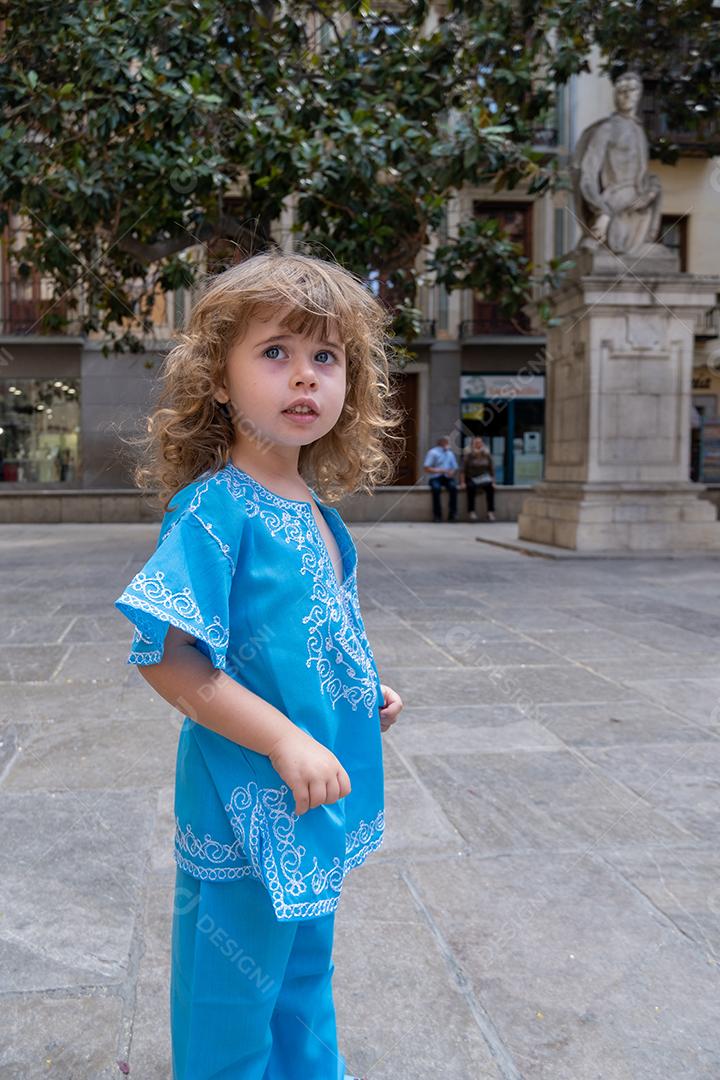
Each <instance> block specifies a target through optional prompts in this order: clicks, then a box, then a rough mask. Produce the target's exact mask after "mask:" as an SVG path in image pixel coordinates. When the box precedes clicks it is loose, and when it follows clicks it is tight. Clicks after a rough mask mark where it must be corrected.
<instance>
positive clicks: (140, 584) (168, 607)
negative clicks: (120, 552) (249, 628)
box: [117, 570, 230, 667]
mask: <svg viewBox="0 0 720 1080" xmlns="http://www.w3.org/2000/svg"><path fill="white" fill-rule="evenodd" d="M117 603H118V604H127V605H128V606H129V607H132V608H136V609H137V610H139V611H144V612H145V613H146V614H148V615H152V616H153V617H154V618H155V619H160V621H161V622H167V623H172V624H173V626H177V627H178V628H179V629H180V630H184V631H185V632H186V633H188V634H191V635H192V636H193V637H196V638H200V640H201V641H204V642H205V644H206V645H209V646H210V648H211V649H212V651H213V655H214V656H215V658H216V664H217V666H218V667H224V666H225V656H224V652H225V651H226V650H227V646H228V642H229V640H230V630H229V628H228V627H227V626H226V625H225V624H224V622H223V621H222V619H221V618H220V616H219V615H214V616H213V618H212V621H211V622H209V623H207V624H204V623H203V619H202V613H201V611H200V608H199V607H198V605H197V602H196V601H195V599H194V597H193V595H192V592H191V590H190V588H189V587H188V586H187V585H186V586H184V587H183V588H182V589H180V590H179V591H178V592H173V590H172V589H170V588H168V586H167V585H166V584H165V572H164V571H163V570H157V571H156V572H155V573H154V574H145V573H143V572H142V571H141V572H140V573H138V574H136V575H135V577H134V578H133V580H132V581H131V583H130V585H128V587H127V589H126V590H125V592H123V594H122V596H120V597H118V600H117ZM154 640H155V639H154V638H148V637H147V636H146V635H145V634H143V633H142V632H141V631H140V630H139V628H138V629H137V630H136V632H135V636H134V638H133V642H132V647H133V652H131V654H130V661H129V662H130V663H145V664H150V663H158V662H159V660H160V659H162V649H159V650H156V651H155V652H136V651H135V646H137V645H139V644H140V643H143V644H148V645H150V644H152V643H153V641H154ZM155 657H157V659H154V658H155Z"/></svg>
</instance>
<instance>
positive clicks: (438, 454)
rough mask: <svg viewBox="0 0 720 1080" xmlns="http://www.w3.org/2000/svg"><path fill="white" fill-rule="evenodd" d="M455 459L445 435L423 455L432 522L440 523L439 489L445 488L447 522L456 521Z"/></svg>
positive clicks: (456, 465) (456, 464)
mask: <svg viewBox="0 0 720 1080" xmlns="http://www.w3.org/2000/svg"><path fill="white" fill-rule="evenodd" d="M457 467H458V463H457V458H456V457H455V455H454V454H453V452H452V450H451V449H450V440H449V439H448V437H447V435H441V437H440V438H439V439H438V441H437V444H436V445H435V446H433V447H431V448H430V449H429V450H428V452H427V454H426V455H425V461H424V462H423V470H424V471H425V472H426V473H430V478H429V480H428V483H429V485H430V490H431V491H432V505H433V521H442V506H441V504H440V488H441V487H446V488H447V489H448V492H449V496H448V498H449V502H450V505H449V506H448V517H447V519H448V521H457V520H458V514H457V481H456V479H455V473H456V472H457Z"/></svg>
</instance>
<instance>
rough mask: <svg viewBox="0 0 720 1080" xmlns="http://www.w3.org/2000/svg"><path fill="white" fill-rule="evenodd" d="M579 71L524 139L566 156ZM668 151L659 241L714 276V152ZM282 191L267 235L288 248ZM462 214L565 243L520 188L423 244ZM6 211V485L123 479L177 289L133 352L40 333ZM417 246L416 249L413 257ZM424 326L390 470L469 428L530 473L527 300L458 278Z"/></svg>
mask: <svg viewBox="0 0 720 1080" xmlns="http://www.w3.org/2000/svg"><path fill="white" fill-rule="evenodd" d="M597 68H598V65H597V57H595V58H594V64H593V70H592V71H591V72H590V73H584V74H582V75H580V76H576V77H574V78H573V79H572V80H571V81H570V82H569V83H568V85H567V86H566V87H563V88H562V89H561V91H560V94H559V96H558V103H557V108H556V114H555V118H554V122H553V126H551V127H550V128H547V129H543V130H542V131H540V132H538V145H539V146H540V147H542V148H543V149H544V150H545V151H546V152H547V153H551V154H557V155H559V157H560V161H561V163H565V164H566V163H567V160H568V157H569V155H570V154H571V152H572V149H573V147H574V145H575V141H576V140H577V138H578V136H579V135H580V133H581V132H582V131H583V130H584V128H585V127H586V126H587V125H588V124H590V123H592V122H593V121H594V120H597V119H599V118H600V117H602V116H605V115H607V114H608V113H610V112H612V110H613V101H612V86H611V84H610V81H609V79H608V78H607V77H604V76H602V75H600V74H599V73H598V71H597ZM643 109H644V121H645V124H646V128H648V129H649V131H650V132H651V133H652V132H654V131H657V130H658V125H662V116H661V115H660V114H659V113H658V112H657V110H656V109H655V106H654V98H653V92H652V87H650V88H649V89H648V91H647V93H646V96H645V100H644V102H643ZM672 135H673V138H674V139H675V140H676V141H677V142H679V143H680V145H681V147H682V154H681V157H680V159H679V161H678V162H677V164H676V165H674V166H668V165H663V164H661V163H659V162H657V161H652V162H651V163H650V167H651V170H652V171H653V172H654V173H656V174H657V175H658V176H659V177H660V180H661V183H662V188H663V221H662V229H661V239H662V240H663V242H664V243H666V244H668V245H669V246H674V247H676V248H677V249H678V250H679V252H680V258H681V267H682V269H685V270H688V271H689V272H691V273H698V274H719V273H720V159H717V158H716V159H708V158H707V157H706V156H705V155H704V154H703V153H702V147H700V146H698V145H697V144H696V143H694V142H693V141H692V139H689V138H684V137H683V135H682V133H672ZM292 202H293V200H292V199H290V200H288V201H287V204H286V207H285V210H284V212H283V214H282V215H281V217H280V219H279V220H278V221H277V223H276V229H275V237H276V239H278V240H279V242H280V243H281V244H282V245H283V246H285V247H286V248H287V249H290V248H291V246H292V236H293V234H292V232H291V228H290V227H291V225H292V221H293V206H292ZM472 216H491V217H494V218H496V219H499V220H500V222H501V223H502V225H503V227H504V229H505V230H506V231H507V233H508V234H509V236H510V237H511V238H512V239H514V240H515V241H517V242H518V243H519V244H520V245H521V246H522V249H523V251H524V252H525V254H526V255H527V256H528V257H529V258H531V259H532V261H533V262H534V263H535V264H536V265H538V266H541V265H542V264H543V263H544V262H545V261H546V260H547V259H548V258H550V257H553V256H561V255H563V254H565V253H567V252H568V251H570V250H572V248H573V247H574V245H575V243H576V241H577V239H578V235H579V232H578V226H577V222H576V219H575V213H574V210H573V206H572V202H571V199H570V198H569V196H568V193H566V192H558V193H555V194H551V195H544V196H541V197H537V198H535V197H530V196H528V194H527V193H526V192H523V190H522V189H520V188H518V189H516V190H513V191H507V192H502V193H498V194H496V193H491V192H489V191H483V190H481V189H472V188H465V189H463V190H461V191H460V192H458V193H457V194H456V196H455V197H453V198H452V199H450V200H449V202H448V205H447V208H446V214H445V221H444V224H443V228H442V229H441V230H440V233H439V235H438V236H437V238H435V240H434V241H433V242H434V243H442V242H443V241H444V239H445V238H446V237H447V236H448V235H452V234H453V233H454V232H455V230H456V229H457V226H458V224H459V223H460V222H461V221H464V220H468V219H469V218H470V217H472ZM21 225H22V223H21V222H20V221H18V220H15V221H11V223H10V226H9V227H8V229H6V231H5V235H4V237H3V242H2V262H1V264H0V273H1V274H2V288H1V289H0V300H1V303H2V308H1V310H0V328H1V330H2V334H1V335H0V480H1V482H2V485H3V488H4V489H5V490H8V489H9V488H11V489H18V488H22V489H24V490H29V491H32V490H41V489H43V490H47V489H49V488H58V489H61V490H62V489H81V490H99V489H105V490H113V489H114V490H124V489H129V488H130V487H131V486H132V479H131V464H132V455H131V450H130V447H129V445H128V443H127V442H126V440H127V439H128V438H132V436H133V435H135V434H139V433H140V432H141V431H142V430H143V426H144V416H145V415H146V413H147V411H148V409H149V408H150V405H151V402H152V395H153V390H154V387H155V385H156V377H157V373H158V370H159V368H160V364H161V361H162V357H163V355H164V353H165V351H166V350H167V348H168V347H169V344H170V340H171V336H172V333H173V331H174V330H175V329H177V328H179V327H180V326H181V325H182V322H183V319H184V314H185V311H186V310H187V308H188V305H189V304H190V303H191V302H192V295H191V294H190V292H189V291H187V290H185V291H182V292H178V293H176V294H175V295H169V296H167V297H158V302H157V303H156V306H155V311H154V313H153V323H154V335H153V338H152V341H151V342H149V344H148V350H147V352H146V353H140V354H128V353H123V354H119V355H115V354H113V353H110V354H109V355H107V356H105V355H104V354H103V351H102V342H101V341H99V340H90V339H88V338H87V337H84V336H81V335H77V336H73V335H72V334H63V335H57V334H52V333H49V332H47V329H46V326H45V324H46V321H47V319H46V317H47V314H48V312H51V311H52V309H53V308H56V307H57V305H56V304H55V303H53V301H52V300H51V299H50V296H51V291H50V290H49V288H47V285H46V283H44V282H42V281H41V280H39V279H38V277H37V275H32V274H31V275H30V276H29V277H23V276H22V275H21V274H20V272H19V267H18V266H17V265H16V264H15V262H14V260H13V254H12V252H13V246H14V237H15V235H17V233H18V232H19V230H20V229H21ZM423 260H424V256H421V259H420V260H419V265H418V270H421V269H422V265H421V263H422V261H423ZM418 302H419V306H420V307H421V309H422V311H423V314H424V316H425V319H424V324H423V325H424V331H425V332H424V333H423V334H422V335H421V336H420V337H419V338H418V339H416V340H415V341H414V342H413V345H412V353H413V359H412V360H411V361H410V362H409V363H408V364H406V365H405V366H404V367H403V369H402V370H398V371H396V372H394V373H393V379H394V381H395V384H396V385H397V387H398V391H399V394H400V397H401V399H402V402H403V405H404V411H405V414H406V420H405V431H404V435H405V440H406V441H405V453H404V456H403V458H402V460H401V461H400V462H399V466H398V471H397V475H396V478H395V483H396V484H398V485H413V484H417V483H418V482H422V481H423V479H424V475H423V469H422V463H423V459H424V457H425V454H426V452H427V450H428V449H429V447H430V446H432V445H433V444H434V443H435V442H436V440H437V439H438V438H439V437H440V436H441V435H447V436H449V437H450V439H451V443H452V445H453V447H454V448H455V449H456V450H457V451H458V452H462V450H463V449H464V447H465V446H466V445H467V443H468V440H469V439H471V438H472V437H473V436H474V435H482V436H483V438H484V439H485V441H486V442H487V444H488V446H489V447H490V449H491V452H492V454H493V458H494V462H495V469H496V475H497V479H498V483H499V484H500V485H502V486H511V487H524V486H531V485H532V484H534V483H535V482H537V481H539V480H541V479H542V477H543V461H544V441H545V378H544V367H545V337H544V334H543V332H542V327H541V326H540V325H539V323H538V321H537V319H536V318H535V317H534V316H533V314H532V313H530V314H529V315H526V314H521V315H519V316H518V317H516V318H514V319H507V318H504V317H503V316H502V315H501V314H500V312H499V311H498V308H497V305H495V304H492V303H488V302H486V301H485V300H483V298H482V297H481V296H477V295H474V294H473V293H472V292H470V291H467V290H459V291H454V292H451V293H448V292H447V291H446V290H445V289H444V288H440V287H434V288H429V287H423V288H421V290H420V295H419V301H418ZM719 333H720V319H719V318H718V309H715V310H714V311H713V312H711V313H709V315H708V318H707V321H706V326H705V327H704V329H703V330H702V332H701V333H699V334H698V335H697V337H696V353H695V365H694V377H693V406H694V411H693V423H694V426H693V448H692V462H693V465H692V476H691V478H692V479H695V480H704V481H706V482H710V483H713V482H717V483H720V336H719Z"/></svg>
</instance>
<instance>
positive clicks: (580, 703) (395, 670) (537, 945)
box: [0, 522, 720, 1080]
mask: <svg viewBox="0 0 720 1080" xmlns="http://www.w3.org/2000/svg"><path fill="white" fill-rule="evenodd" d="M496 524H498V525H500V529H499V530H497V529H495V530H491V529H490V528H489V527H488V526H482V525H478V526H477V527H475V526H473V525H462V526H461V527H459V528H456V527H451V526H444V525H442V526H433V525H431V524H423V523H385V522H382V523H363V524H362V525H360V524H358V525H352V524H351V525H350V528H351V532H352V533H353V535H354V537H355V540H356V544H357V547H358V555H359V588H360V596H361V603H362V610H363V618H364V621H365V625H366V627H367V629H368V633H369V635H370V640H371V642H372V645H373V649H374V652H375V656H376V659H377V661H378V667H379V670H380V673H381V677H382V679H383V682H385V683H387V684H389V685H391V686H393V687H395V689H397V690H398V691H399V692H400V693H401V695H402V697H403V699H404V702H405V709H404V711H403V713H402V716H401V718H400V720H399V721H398V723H397V724H396V725H394V726H393V728H392V729H391V730H390V731H388V732H387V733H386V735H385V736H384V737H383V741H384V762H385V774H386V834H385V840H384V842H383V844H382V846H381V847H380V848H379V849H378V851H377V852H376V853H374V855H373V856H372V857H371V858H370V859H369V860H368V861H367V863H366V864H365V865H363V866H362V867H360V868H358V869H356V870H353V871H352V872H351V873H350V874H349V875H348V878H347V880H346V883H345V889H344V892H343V901H342V903H341V905H340V907H339V909H338V914H337V931H336V948H335V965H336V968H335V975H334V983H333V986H334V996H335V1001H336V1007H337V1013H338V1026H339V1034H340V1043H341V1046H342V1048H343V1052H344V1053H345V1055H346V1057H347V1059H348V1062H349V1064H350V1065H351V1067H352V1069H353V1070H354V1071H355V1072H356V1073H357V1074H358V1075H363V1076H367V1077H369V1078H370V1080H385V1078H387V1080H391V1078H392V1080H418V1078H420V1077H433V1078H434V1077H441V1078H443V1080H710V1078H712V1080H716V1078H717V1077H718V1076H719V1075H720V1023H718V1021H719V1020H720V1016H718V1012H719V1011H720V1006H719V1003H720V994H719V993H718V981H719V978H720V964H719V961H720V956H719V954H720V886H719V885H718V882H720V854H719V852H720V845H719V843H718V840H719V838H720V830H719V828H718V825H719V823H720V800H719V799H718V792H720V787H719V786H718V780H717V777H718V774H719V767H720V705H719V704H718V703H719V702H720V675H719V674H718V672H719V671H720V665H718V663H717V659H718V656H719V655H720V652H719V650H720V616H719V615H718V612H720V560H718V559H717V558H716V557H708V558H695V557H687V558H685V557H684V558H682V559H667V558H658V557H655V556H653V557H652V558H642V557H633V558H627V559H620V558H618V559H612V558H592V557H586V556H583V557H573V556H563V555H558V557H553V558H545V557H530V556H528V554H526V553H523V552H521V551H519V550H510V549H509V548H503V547H498V546H497V545H496V544H495V543H493V544H489V543H480V542H478V536H480V534H482V536H481V539H482V538H483V537H484V538H485V539H493V540H495V541H497V540H498V539H499V540H502V536H503V532H502V530H503V528H505V526H504V525H503V523H496ZM506 531H507V530H506ZM156 538H157V527H156V526H135V525H128V526H122V525H108V526H98V525H88V526H62V525H58V526H42V525H40V526H23V527H12V526H7V527H0V557H1V560H2V569H1V570H0V583H4V592H3V608H2V614H3V618H2V620H0V642H1V643H2V644H3V649H2V651H1V652H0V702H1V703H2V704H1V705H0V820H2V823H3V830H2V837H3V839H2V843H1V844H0V1078H1V1080H5V1078H6V1077H7V1080H26V1078H29V1080H34V1078H35V1077H40V1076H43V1077H45V1076H53V1075H55V1076H58V1077H59V1078H61V1080H106V1078H109V1077H116V1076H118V1075H121V1073H120V1071H119V1067H118V1061H123V1062H125V1061H126V1062H128V1064H129V1067H130V1070H131V1071H130V1076H131V1077H132V1076H135V1077H140V1078H142V1080H169V1076H170V1069H169V1033H168V979H169V957H170V941H169V933H170V920H171V914H172V910H171V905H172V887H173V881H174V862H173V858H172V835H173V827H174V821H173V768H174V756H175V754H174V752H175V744H176V739H177V730H178V724H179V722H180V720H181V717H180V715H179V713H177V711H176V710H174V709H173V708H172V707H170V706H169V705H168V704H167V703H166V702H164V701H163V699H161V698H160V697H158V695H157V694H155V693H154V692H153V691H152V690H151V689H150V687H149V686H148V684H147V683H146V682H145V680H144V679H143V678H142V677H141V676H140V674H139V673H138V671H137V670H136V668H134V667H133V666H132V665H128V664H127V663H126V660H127V653H128V650H129V644H130V636H131V631H130V628H129V625H128V624H127V622H126V620H124V619H123V618H122V616H120V615H119V614H118V613H117V612H116V611H115V610H114V608H113V600H114V598H115V597H116V596H117V595H118V594H119V591H120V590H121V588H122V586H123V585H124V584H125V583H126V582H127V580H128V579H129V577H130V576H131V575H132V573H133V572H134V570H135V569H138V568H139V567H140V566H141V565H142V562H143V561H144V560H145V559H146V558H147V556H148V554H149V553H150V552H151V551H152V549H153V547H154V545H155V542H156ZM535 554H537V553H535ZM540 554H541V555H542V554H546V553H540ZM555 554H556V555H557V552H556V553H555ZM696 614H697V616H698V617H695V616H696ZM298 1080H308V1078H298ZM311 1080H317V1078H311Z"/></svg>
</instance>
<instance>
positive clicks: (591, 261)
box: [518, 72, 720, 551]
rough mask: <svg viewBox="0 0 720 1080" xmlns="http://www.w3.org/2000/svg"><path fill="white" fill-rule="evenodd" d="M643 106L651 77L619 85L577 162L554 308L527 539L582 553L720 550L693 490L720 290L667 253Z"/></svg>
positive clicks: (526, 512) (709, 516) (711, 518)
mask: <svg viewBox="0 0 720 1080" xmlns="http://www.w3.org/2000/svg"><path fill="white" fill-rule="evenodd" d="M641 96H642V81H641V79H640V77H639V76H638V75H636V74H635V73H633V72H626V73H625V74H623V75H621V76H620V77H619V78H618V79H617V81H616V82H615V84H614V102H615V110H616V111H615V112H613V113H612V115H610V116H608V117H606V118H605V119H603V120H599V121H598V122H597V123H595V124H592V125H590V127H588V128H586V129H585V131H583V133H582V135H581V136H580V139H579V140H578V143H577V146H576V149H575V153H574V155H573V160H572V162H571V169H570V171H571V178H572V181H573V188H574V194H575V201H576V212H577V218H578V221H579V222H580V224H581V227H582V237H581V239H580V241H579V243H578V246H577V247H576V249H575V251H574V252H572V253H571V254H570V255H569V256H568V258H569V259H572V260H573V262H574V268H573V269H572V270H571V272H570V273H569V274H568V277H567V278H566V280H565V281H564V283H563V284H562V286H561V287H560V288H559V289H558V290H557V291H556V292H555V294H554V295H553V296H552V297H551V298H550V301H551V308H552V315H553V317H554V319H556V320H557V325H555V326H552V327H551V328H550V329H549V332H548V337H547V346H546V381H547V392H546V423H545V430H546V451H545V475H544V480H543V482H542V483H540V484H538V485H536V487H535V488H533V491H532V493H531V494H530V495H528V496H527V497H526V498H525V500H524V502H523V507H522V510H521V513H520V515H519V518H518V536H519V537H520V538H521V539H525V540H534V541H537V542H540V543H545V544H553V545H556V546H559V547H565V548H574V549H576V550H584V551H613V550H617V551H678V550H697V551H703V550H708V549H720V523H718V521H717V513H716V511H715V508H714V507H713V506H712V504H711V503H709V502H708V501H706V500H703V499H701V498H700V497H699V496H700V494H701V493H702V492H703V491H704V490H705V488H704V486H703V485H702V484H695V483H692V482H691V481H690V480H689V467H690V465H689V459H690V438H691V436H690V414H691V385H692V363H693V350H694V344H695V337H694V332H695V328H696V327H697V326H699V324H700V321H701V320H702V317H703V315H704V314H705V312H706V311H707V310H708V309H709V308H711V307H713V306H714V305H715V303H716V300H717V294H718V292H720V278H719V277H715V276H699V275H695V274H688V273H684V272H681V271H680V266H679V259H678V255H677V253H676V252H675V251H672V250H671V249H669V248H667V247H665V245H664V244H662V243H661V242H658V233H659V227H660V201H661V195H662V193H661V189H660V182H659V179H658V178H657V177H656V176H653V175H652V174H651V173H650V172H649V171H648V144H647V138H646V135H645V131H644V129H643V127H642V124H641V123H640V121H639V120H638V118H637V117H636V115H635V111H636V109H637V107H638V103H639V101H640V98H641ZM660 239H661V238H660Z"/></svg>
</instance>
